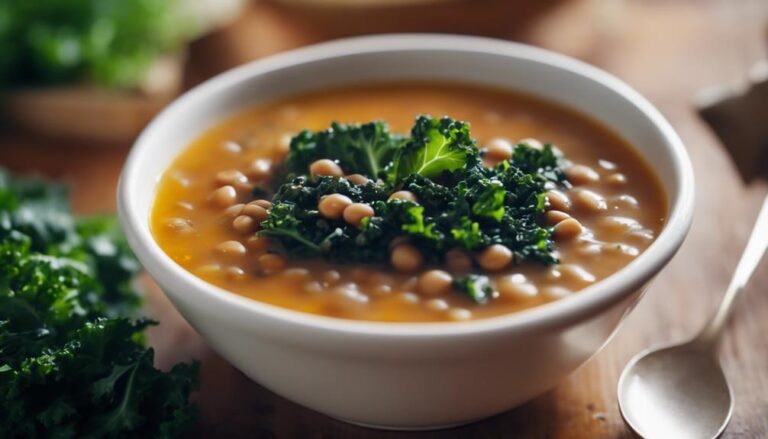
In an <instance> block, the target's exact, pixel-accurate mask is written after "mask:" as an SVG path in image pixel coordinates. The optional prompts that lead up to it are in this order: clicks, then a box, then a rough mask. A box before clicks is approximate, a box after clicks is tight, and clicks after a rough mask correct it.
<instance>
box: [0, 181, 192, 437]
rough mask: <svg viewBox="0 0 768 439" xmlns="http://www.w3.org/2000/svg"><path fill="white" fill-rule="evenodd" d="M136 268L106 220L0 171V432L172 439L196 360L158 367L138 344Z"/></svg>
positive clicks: (186, 409) (51, 189)
mask: <svg viewBox="0 0 768 439" xmlns="http://www.w3.org/2000/svg"><path fill="white" fill-rule="evenodd" d="M138 269H139V266H138V264H137V262H136V260H135V259H134V258H133V256H132V255H131V254H130V252H129V250H128V247H127V245H126V244H125V241H124V239H123V238H122V236H121V235H120V233H119V231H118V228H117V226H116V222H115V221H114V218H111V217H93V218H87V219H74V218H73V217H72V216H71V215H70V214H69V212H68V209H67V203H66V194H65V192H64V191H63V190H62V189H61V188H60V187H59V186H55V185H51V184H47V183H45V182H42V181H37V180H22V179H12V178H11V177H10V176H9V175H8V174H7V173H6V172H5V171H3V170H2V169H0V406H1V407H3V410H1V411H0V425H2V435H0V436H2V437H9V438H36V437H57V438H70V437H71V438H74V437H88V438H100V437H110V438H112V437H175V436H178V434H180V433H181V432H182V431H183V430H184V428H185V427H186V426H188V425H189V423H190V422H191V420H192V417H193V415H194V410H193V408H192V407H191V406H189V405H188V403H187V397H188V395H189V393H190V391H191V390H192V389H193V388H194V387H195V386H196V375H197V372H196V369H197V365H185V364H181V365H177V366H175V367H174V368H173V369H171V370H170V371H168V372H161V371H159V370H157V369H155V368H154V367H153V365H152V362H153V352H152V350H151V349H147V348H146V347H144V345H143V330H144V329H145V328H146V327H147V326H148V325H150V324H154V323H153V322H151V321H147V320H138V321H135V322H134V321H131V320H129V319H128V318H126V317H118V316H125V315H128V314H129V313H133V312H135V310H136V307H137V305H138V303H139V299H138V296H137V295H136V292H135V291H134V290H133V289H132V288H131V285H130V283H131V279H132V278H133V277H134V276H135V274H136V273H137V271H138Z"/></svg>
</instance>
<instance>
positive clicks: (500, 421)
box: [0, 0, 768, 438]
mask: <svg viewBox="0 0 768 439" xmlns="http://www.w3.org/2000/svg"><path fill="white" fill-rule="evenodd" d="M735 4H738V6H734V7H733V8H729V7H728V6H727V5H735ZM724 5H726V6H724ZM761 5H763V3H762V2H759V1H754V2H750V1H744V2H721V1H668V2H662V1H642V0H636V1H625V2H615V1H571V2H564V3H562V4H561V5H560V6H557V7H555V8H554V9H548V10H547V11H546V13H542V14H538V15H536V14H534V15H532V16H536V17H538V18H537V19H535V20H534V19H532V21H531V22H530V23H528V27H527V28H526V29H525V31H524V32H518V30H515V31H514V32H512V31H510V32H509V33H508V34H506V35H505V36H507V37H510V38H511V37H515V38H517V39H521V40H523V41H526V42H530V43H534V44H538V45H542V46H544V47H548V48H552V49H554V50H558V51H562V52H566V53H568V54H571V55H573V56H576V57H579V58H582V59H584V60H587V61H589V62H591V63H593V64H596V65H598V66H600V67H602V68H604V69H606V70H608V71H610V72H613V73H614V74H616V75H617V76H619V77H621V78H622V79H624V80H625V81H627V82H629V83H630V84H631V85H633V86H634V87H636V88H637V89H638V90H639V91H640V92H641V93H643V94H644V95H646V96H647V97H648V98H649V99H650V100H651V101H652V102H654V103H655V104H656V105H657V106H658V107H659V108H660V109H661V110H662V112H663V113H664V114H665V115H666V116H667V117H668V118H669V119H670V121H671V122H672V124H673V125H674V126H675V128H676V129H677V130H678V132H679V133H680V135H681V137H682V138H683V140H684V142H685V144H686V146H687V148H688V150H689V152H690V154H691V158H692V160H693V164H694V168H695V172H696V177H697V178H696V181H697V189H696V203H697V205H696V217H695V221H694V225H693V229H692V231H691V234H690V236H689V238H688V240H687V241H686V243H685V244H684V245H683V248H682V249H681V251H680V252H679V254H678V255H677V256H676V257H675V259H674V260H673V261H672V262H671V263H670V265H669V267H668V268H667V269H666V270H664V271H663V272H662V273H661V274H660V275H659V277H658V278H657V280H656V281H655V283H654V284H653V285H652V287H651V288H650V290H649V292H648V293H647V295H646V297H645V298H644V299H643V300H642V301H641V303H640V304H639V306H638V307H637V308H636V310H635V311H634V312H633V314H632V315H631V316H630V317H629V318H628V319H627V321H626V323H625V324H624V326H623V328H622V330H621V331H620V332H619V334H618V335H617V336H616V337H615V338H614V340H612V341H611V342H610V343H609V345H608V346H607V347H606V348H605V349H604V350H603V351H602V352H600V353H599V354H598V355H596V356H595V357H594V358H593V359H592V360H590V361H589V362H588V363H587V364H586V365H584V366H583V367H582V368H581V369H579V370H578V371H577V372H576V373H574V374H572V375H571V376H570V377H568V378H567V379H566V380H565V381H564V382H563V383H561V384H560V385H559V386H558V387H557V388H556V389H554V390H552V391H550V392H549V393H547V394H545V395H543V396H541V397H539V398H537V399H535V400H533V401H531V402H529V403H527V404H525V405H523V406H521V407H519V408H517V409H514V410H512V411H510V412H507V413H504V414H501V415H498V416H495V417H493V418H490V419H487V420H485V421H482V422H478V423H475V424H472V425H468V426H464V427H459V428H455V429H449V430H443V431H437V432H426V433H396V432H384V431H375V430H368V429H363V428H360V427H355V426H351V425H348V424H345V423H342V422H339V421H336V420H333V419H330V418H327V417H325V416H322V415H320V414H317V413H314V412H312V411H309V410H307V409H304V408H302V407H299V406H297V405H295V404H293V403H291V402H289V401H286V400H284V399H282V398H280V397H278V396H275V395H274V394H272V393H271V392H269V391H268V390H266V389H264V388H262V387H260V386H259V385H257V384H255V383H253V382H251V381H249V380H248V379H247V378H245V377H244V376H243V375H242V374H240V373H239V372H238V371H237V370H235V369H234V368H232V367H231V366H230V365H229V364H227V362H226V361H224V360H223V359H222V358H221V357H219V356H218V355H216V353H214V352H212V351H211V350H210V349H209V348H208V347H207V345H206V344H205V342H204V341H203V340H202V339H200V337H199V336H197V335H196V334H195V333H194V331H193V330H192V329H191V328H189V326H188V325H187V324H186V323H185V322H184V320H183V319H181V317H180V316H179V315H178V314H177V313H176V312H175V311H174V310H173V308H172V306H171V305H170V304H169V303H168V302H167V300H166V299H165V297H164V296H163V295H162V294H159V293H158V292H157V291H156V290H154V289H152V290H151V292H150V294H149V295H148V304H147V311H148V312H149V313H150V314H152V315H154V316H155V317H158V318H159V319H160V320H161V321H162V325H161V326H160V327H159V328H156V329H155V330H153V332H152V333H151V335H150V341H151V343H152V344H153V345H154V346H155V347H156V348H157V350H158V354H157V361H158V364H159V365H160V366H162V367H167V366H169V365H170V364H172V363H174V362H176V361H181V360H187V359H189V358H198V359H201V360H202V361H203V368H202V383H203V384H202V389H201V391H200V392H199V393H198V395H197V396H196V399H197V401H198V404H199V405H200V407H201V419H200V422H199V425H198V426H197V428H196V429H195V431H194V432H193V434H192V435H191V436H192V437H217V438H218V437H256V438H260V437H318V438H325V437H328V438H330V437H367V438H466V437H488V438H491V437H520V438H629V437H631V435H630V433H629V432H628V431H627V429H626V428H625V426H624V424H623V422H622V420H621V417H620V415H619V413H618V409H617V406H616V398H615V389H616V381H617V378H618V375H619V373H620V371H621V369H622V367H623V366H624V364H626V362H627V360H628V359H629V358H630V357H631V356H632V355H634V354H635V353H636V352H638V351H640V350H642V349H644V348H646V347H648V346H649V345H653V344H657V343H666V342H669V341H676V340H682V339H684V338H685V337H687V336H689V335H690V334H692V333H693V332H694V331H695V330H697V329H698V328H699V327H700V326H701V325H702V324H703V322H704V320H705V319H706V318H707V317H708V316H709V315H710V313H711V312H712V311H713V309H714V307H715V306H716V303H717V301H718V300H719V299H720V297H721V293H722V291H723V290H724V289H725V286H726V284H727V282H728V279H729V276H730V274H731V271H732V270H733V268H734V266H735V264H736V261H737V259H738V255H739V254H740V252H741V250H742V248H743V246H744V243H745V242H744V241H745V239H746V238H747V235H748V233H749V230H750V229H751V226H752V221H753V219H754V216H755V215H756V213H757V210H758V208H759V204H760V201H761V200H762V197H763V195H764V194H765V192H766V184H765V182H758V183H755V184H753V185H752V186H749V187H746V186H744V184H743V183H742V181H741V179H740V178H739V176H738V174H737V172H736V169H735V167H734V166H733V165H732V164H731V162H730V161H729V158H728V156H727V154H726V153H725V152H724V151H723V149H722V147H721V146H720V145H719V144H718V142H717V141H716V139H715V138H714V136H713V135H712V134H711V133H710V132H709V131H708V129H707V128H706V127H705V126H704V124H703V123H702V122H701V121H700V120H699V119H698V118H697V116H696V114H695V113H694V111H693V109H692V107H691V104H690V102H691V98H692V96H693V95H694V93H695V92H696V91H697V90H699V89H701V88H702V87H707V86H712V85H717V84H722V83H725V82H731V81H735V80H737V79H740V77H741V76H742V75H745V74H746V71H747V68H748V66H749V64H750V62H751V61H754V60H756V59H757V58H758V57H760V56H763V54H764V52H762V53H761V48H760V46H759V43H758V41H761V40H762V35H763V33H764V29H765V28H764V26H765V15H764V14H765V12H766V9H768V7H764V6H761ZM548 7H549V6H548ZM760 14H763V15H762V17H763V18H760V17H761V15H760ZM474 19H475V20H477V18H474ZM303 20H305V18H301V19H299V18H297V17H296V13H295V12H294V11H292V10H291V9H290V8H285V7H283V6H280V5H277V4H273V3H258V4H255V5H254V6H253V7H252V10H251V11H249V13H248V14H246V15H245V16H244V17H243V18H242V19H240V20H239V21H238V22H237V23H235V24H234V25H233V26H231V27H230V28H228V29H227V30H225V31H222V32H219V33H217V34H215V35H212V36H210V37H208V38H206V39H204V40H201V41H198V42H196V43H195V44H194V45H193V47H192V53H191V56H190V61H189V62H190V64H189V66H188V71H189V73H190V75H189V76H188V78H189V82H190V83H195V82H198V81H199V80H201V79H202V78H204V77H207V76H209V75H211V74H214V73H216V72H218V71H220V70H223V69H226V68H228V67H230V66H232V65H235V64H238V63H241V62H243V61H245V60H247V59H250V58H254V57H258V56H262V55H265V54H268V53H273V52H276V51H280V50H284V49H287V48H291V47H295V46H298V45H302V44H306V43H309V42H313V41H318V40H321V39H324V38H327V36H328V33H327V32H321V31H318V30H316V29H313V28H311V27H307V26H306V25H305V24H303V23H305V21H303ZM377 28H378V27H377ZM385 28H386V27H385ZM386 29H389V30H397V24H396V23H394V24H391V27H389V28H386ZM494 29H495V28H494ZM0 136H2V137H1V138H0V164H1V165H3V166H8V167H11V168H13V169H17V170H33V171H38V172H42V173H44V174H46V175H51V176H54V177H63V178H65V179H68V180H70V181H71V182H72V183H73V184H74V205H75V207H76V208H77V209H78V210H80V211H83V212H94V211H102V210H111V209H113V208H114V189H115V185H116V182H117V177H118V172H119V169H120V166H121V164H122V160H123V159H124V156H125V154H126V153H127V147H128V145H125V146H124V147H123V148H118V149H114V148H112V149H107V148H99V147H98V145H63V144H59V143H58V142H52V141H41V140H29V139H22V138H19V137H18V136H9V135H8V134H7V133H4V134H3V133H0ZM766 293H768V260H767V261H763V263H762V265H761V266H760V268H759V269H758V273H757V275H756V276H755V278H754V280H753V281H752V282H751V284H750V286H749V288H748V291H747V292H746V294H745V295H744V296H743V298H742V299H741V302H740V303H739V304H738V306H737V309H736V318H735V319H734V321H733V322H732V323H733V324H732V325H731V328H730V331H729V332H728V334H727V336H726V339H725V343H724V345H723V349H722V358H723V364H724V367H725V371H726V375H727V376H728V378H729V379H730V381H731V383H732V385H733V390H734V394H735V396H736V411H735V414H734V418H733V421H732V422H731V425H730V426H729V427H728V430H727V432H726V435H725V437H732V438H761V437H766V436H768V337H766V335H767V334H768V294H766Z"/></svg>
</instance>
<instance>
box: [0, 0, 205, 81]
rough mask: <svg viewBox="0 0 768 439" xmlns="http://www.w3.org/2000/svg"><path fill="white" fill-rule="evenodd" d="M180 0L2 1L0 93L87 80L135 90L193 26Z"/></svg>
mask: <svg viewBox="0 0 768 439" xmlns="http://www.w3.org/2000/svg"><path fill="white" fill-rule="evenodd" d="M180 4H181V2H180V1H179V0H3V1H1V2H0V88H4V87H15V86H28V85H30V86H31V85H58V84H69V83H73V82H82V81H90V82H93V83H96V84H99V85H104V86H108V87H115V88H132V87H135V86H136V85H137V84H138V83H139V82H140V81H141V80H142V79H143V77H144V75H145V74H146V72H147V69H148V68H149V67H150V65H151V64H152V63H153V62H154V61H155V60H156V59H157V58H158V56H161V55H163V54H166V53H169V52H172V51H175V50H177V49H178V48H179V47H180V46H181V44H182V43H183V42H184V41H185V40H186V39H188V38H190V37H191V36H192V33H193V32H194V31H195V30H196V27H197V26H196V25H195V24H193V23H192V21H191V20H190V19H189V17H185V15H184V14H183V13H182V11H181V9H180V7H179V5H180Z"/></svg>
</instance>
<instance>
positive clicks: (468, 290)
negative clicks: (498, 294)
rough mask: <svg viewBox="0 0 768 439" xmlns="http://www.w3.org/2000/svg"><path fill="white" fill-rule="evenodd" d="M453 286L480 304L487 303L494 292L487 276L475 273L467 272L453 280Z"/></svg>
mask: <svg viewBox="0 0 768 439" xmlns="http://www.w3.org/2000/svg"><path fill="white" fill-rule="evenodd" d="M453 287H454V288H456V289H457V290H458V291H459V292H460V293H462V294H464V295H465V296H467V297H468V298H469V299H471V300H472V301H473V302H475V303H477V304H480V305H483V304H485V303H488V301H489V300H491V299H492V298H493V294H494V293H493V287H491V282H490V280H489V279H488V276H482V275H477V274H469V275H466V276H464V277H460V278H458V279H456V280H454V281H453Z"/></svg>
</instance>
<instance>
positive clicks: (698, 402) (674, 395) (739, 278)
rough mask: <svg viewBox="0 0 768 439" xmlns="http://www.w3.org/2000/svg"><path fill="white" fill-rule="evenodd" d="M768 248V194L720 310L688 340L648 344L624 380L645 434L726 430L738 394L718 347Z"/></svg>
mask: <svg viewBox="0 0 768 439" xmlns="http://www.w3.org/2000/svg"><path fill="white" fill-rule="evenodd" d="M766 249H768V197H766V198H765V201H764V202H763V207H762V208H761V209H760V213H759V214H758V215H757V221H756V222H755V227H754V229H752V235H751V236H750V237H749V241H747V248H746V249H745V250H744V254H742V256H741V260H739V263H738V264H737V265H736V271H735V272H734V274H733V278H732V279H731V283H730V284H729V285H728V289H727V290H726V291H725V296H724V297H723V300H722V302H720V306H719V307H718V309H717V311H716V312H715V315H714V316H713V317H712V319H711V320H710V321H709V323H707V324H706V325H705V326H704V328H703V329H702V330H701V331H700V332H699V334H698V335H697V336H696V337H694V338H693V339H692V340H691V341H689V342H688V343H683V344H679V345H672V346H666V347H662V348H657V349H649V350H647V351H645V352H641V353H640V354H638V355H637V356H635V358H633V359H632V360H631V361H630V362H629V364H627V366H626V367H625V368H624V372H622V373H621V378H620V379H619V389H618V394H619V409H620V411H621V415H622V416H623V417H624V420H625V421H627V424H629V426H630V428H632V430H634V431H635V433H637V434H639V435H640V436H642V437H644V438H653V439H655V438H665V439H666V438H675V439H689V438H690V439H709V438H716V437H718V436H720V434H722V433H723V430H725V427H726V426H727V425H728V421H730V420H731V414H732V413H733V396H732V394H731V389H730V387H728V381H726V378H725V375H724V374H723V370H722V367H721V366H720V360H719V359H718V357H717V347H718V344H719V342H720V339H721V338H722V334H723V331H724V330H725V327H726V324H727V323H728V317H729V316H730V314H731V311H732V310H733V304H734V303H735V302H736V298H737V297H738V296H739V295H740V294H741V292H742V291H744V287H745V286H746V284H747V281H749V278H750V277H751V276H752V273H754V272H755V269H756V268H757V264H758V263H760V260H761V259H762V257H763V255H764V254H765V251H766Z"/></svg>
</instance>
